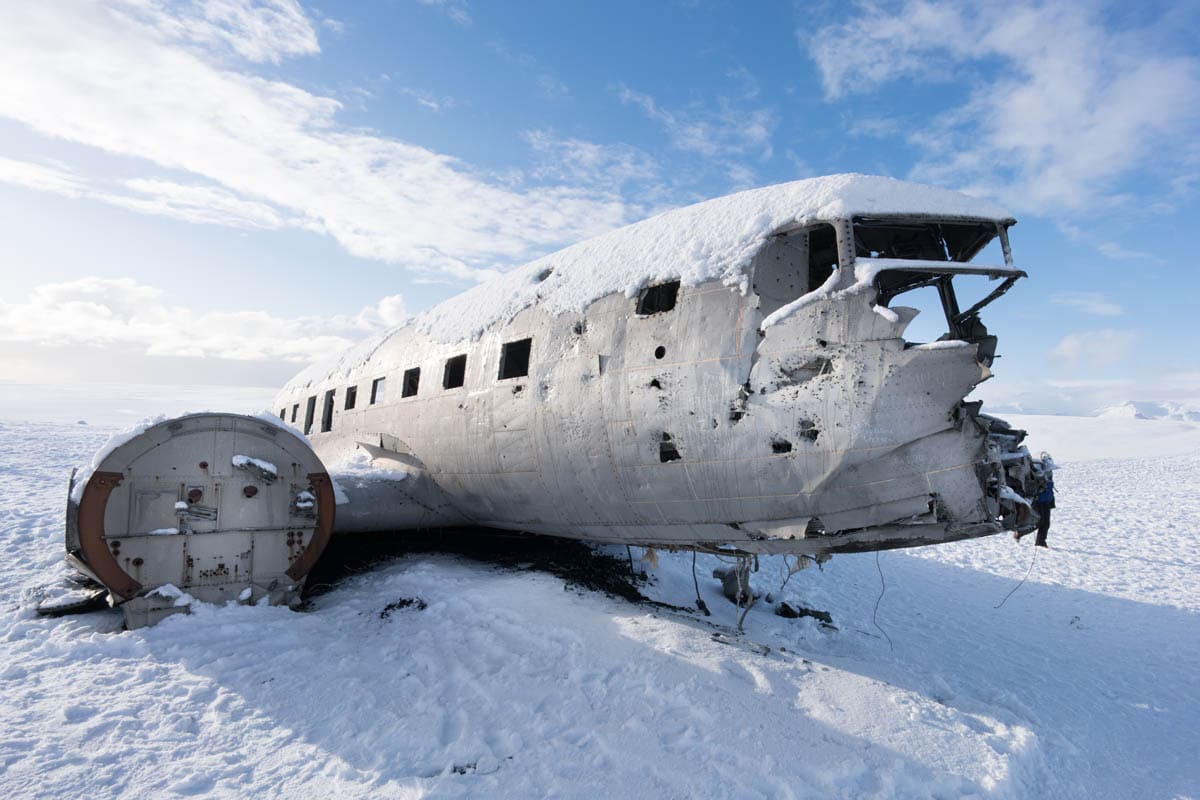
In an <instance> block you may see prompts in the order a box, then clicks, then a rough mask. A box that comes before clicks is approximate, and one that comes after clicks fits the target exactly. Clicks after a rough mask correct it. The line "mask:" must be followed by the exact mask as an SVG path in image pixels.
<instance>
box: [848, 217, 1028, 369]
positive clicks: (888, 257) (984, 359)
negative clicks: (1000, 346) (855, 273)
mask: <svg viewBox="0 0 1200 800" xmlns="http://www.w3.org/2000/svg"><path fill="white" fill-rule="evenodd" d="M853 230H854V250H855V259H856V262H857V263H858V264H860V265H864V266H868V267H870V268H873V269H875V270H876V272H875V276H874V281H873V282H874V286H875V290H876V292H877V295H876V303H877V305H880V306H883V307H885V308H890V307H892V305H893V301H895V300H896V298H898V297H901V295H903V298H902V299H901V302H900V303H898V304H897V306H900V307H905V308H915V309H916V310H917V312H918V315H917V316H920V314H919V312H921V311H930V312H933V310H934V309H940V311H941V314H940V319H941V320H942V321H944V326H942V325H941V324H939V323H936V322H934V318H935V317H936V316H938V315H935V314H932V313H931V314H928V315H924V319H922V321H921V324H919V325H918V326H916V327H914V328H913V330H912V332H911V333H909V335H908V336H906V337H905V341H906V343H907V344H908V345H909V346H912V345H916V344H922V343H923V342H922V341H921V340H922V339H924V341H925V342H928V341H932V340H937V341H964V342H968V343H971V344H975V345H977V346H978V352H979V360H980V362H981V363H983V364H984V365H988V366H990V364H991V362H992V359H993V358H994V357H995V352H996V337H994V336H991V335H989V334H988V331H987V327H986V326H984V324H983V322H982V320H981V319H980V317H979V312H980V310H981V309H982V308H983V307H984V306H986V305H988V304H989V303H991V302H992V301H994V300H996V299H997V298H998V297H1000V296H1001V295H1003V294H1004V293H1005V292H1007V291H1008V290H1009V289H1010V288H1012V285H1013V284H1014V283H1016V281H1017V280H1018V279H1019V278H1022V277H1024V276H1025V273H1024V272H1022V271H1021V270H1018V269H1015V268H1013V266H1012V259H1011V256H1010V252H1009V248H1008V238H1007V231H1006V229H1005V227H1004V225H1003V224H998V223H995V222H991V221H954V222H951V221H940V220H913V219H879V218H867V217H856V218H855V219H854V221H853ZM991 249H998V250H999V251H1000V253H999V255H1000V258H996V259H994V260H996V261H999V260H1001V259H1002V260H1003V262H1004V266H985V265H978V266H977V265H975V264H972V263H969V262H970V261H971V259H973V258H975V257H976V256H978V255H979V254H980V253H983V252H984V251H985V250H991ZM983 278H987V279H988V280H991V281H996V280H999V281H1000V284H999V285H998V286H995V287H985V288H987V289H990V291H984V292H983V293H982V294H980V293H979V287H980V285H981V284H982V279H983ZM972 291H974V292H976V294H975V295H974V296H976V297H980V299H979V300H978V301H976V302H973V303H971V304H970V305H969V306H967V307H966V308H965V309H964V308H963V306H964V305H966V304H965V303H964V302H963V301H962V299H961V296H960V293H961V294H964V295H966V296H971V295H969V294H967V293H969V292H972ZM939 329H940V330H939Z"/></svg>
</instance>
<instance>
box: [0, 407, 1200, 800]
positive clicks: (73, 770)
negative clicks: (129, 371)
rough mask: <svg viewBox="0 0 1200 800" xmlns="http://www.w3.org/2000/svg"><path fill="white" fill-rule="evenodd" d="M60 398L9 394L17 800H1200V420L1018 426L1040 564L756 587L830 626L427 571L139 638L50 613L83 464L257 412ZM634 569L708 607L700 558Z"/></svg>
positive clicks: (8, 605) (373, 572)
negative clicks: (1049, 501)
mask: <svg viewBox="0 0 1200 800" xmlns="http://www.w3.org/2000/svg"><path fill="white" fill-rule="evenodd" d="M48 394H53V390H50V389H47V388H46V387H41V388H40V389H39V388H37V387H15V386H0V546H2V547H3V552H4V554H5V558H4V559H3V560H2V561H0V620H2V621H0V796H3V797H5V798H27V797H29V798H34V797H36V798H61V797H82V796H91V797H117V796H122V797H135V796H136V797H174V796H216V797H243V796H255V797H282V796H287V797H299V798H305V797H313V798H316V797H321V798H325V797H422V796H430V797H542V796H556V797H598V796H605V797H655V798H658V797H697V796H706V797H805V798H807V797H813V798H818V797H819V798H825V797H845V798H858V797H868V798H889V797H900V798H952V797H954V798H956V797H996V798H1035V797H1036V798H1042V797H1048V798H1058V797H1062V798H1122V799H1123V798H1133V797H1138V798H1142V797H1145V798H1195V797H1200V761H1198V759H1197V758H1196V754H1197V753H1200V670H1197V664H1200V543H1198V542H1197V538H1196V533H1197V530H1198V529H1200V424H1197V423H1194V422H1190V421H1187V420H1165V419H1139V418H1135V417H1133V416H1121V415H1111V414H1110V415H1106V416H1102V417H1090V418H1082V417H1074V418H1069V417H1017V416H1007V417H1006V418H1008V419H1009V420H1010V421H1012V422H1013V423H1014V424H1016V425H1018V426H1021V427H1025V428H1027V429H1028V430H1029V431H1030V441H1029V444H1030V447H1031V448H1032V449H1034V450H1035V451H1036V450H1041V449H1045V450H1049V451H1050V452H1052V453H1053V455H1054V457H1055V459H1056V461H1057V462H1058V463H1059V465H1060V466H1061V470H1060V472H1059V473H1058V474H1057V475H1056V482H1057V485H1058V489H1059V503H1058V508H1057V509H1056V511H1055V518H1054V525H1053V528H1052V530H1051V534H1050V549H1048V550H1039V551H1036V560H1035V561H1031V560H1032V559H1034V554H1035V550H1034V548H1033V547H1032V542H1031V541H1030V540H1031V539H1032V537H1027V538H1026V539H1024V540H1023V541H1022V542H1021V543H1020V544H1017V543H1014V542H1013V541H1012V539H1011V538H1008V537H1004V536H995V537H989V538H985V539H980V540H975V541H970V542H961V543H956V544H952V545H945V546H941V547H937V548H924V549H916V550H908V551H893V552H887V553H883V554H881V555H880V556H879V557H878V559H876V557H875V556H874V555H871V554H868V555H855V556H837V557H835V558H834V559H833V560H832V561H830V562H829V563H827V564H826V565H825V566H824V568H823V569H822V570H817V569H808V570H804V571H802V572H800V573H797V574H796V575H794V576H793V577H792V578H791V579H790V581H789V582H788V583H787V585H786V587H785V588H783V589H782V591H781V590H780V588H779V587H780V583H781V582H782V578H783V564H782V561H780V560H779V559H763V560H762V561H761V563H760V570H759V571H758V572H757V573H755V575H754V576H753V584H754V587H755V589H756V591H759V592H763V593H765V592H772V593H773V595H774V596H775V598H783V599H787V600H789V601H790V602H794V603H798V604H801V605H804V606H807V607H810V608H815V609H820V610H824V611H828V612H829V613H830V614H831V615H832V617H833V622H834V625H835V626H836V628H837V630H830V629H827V628H825V627H822V626H821V625H820V624H819V623H818V622H817V621H816V620H814V619H811V618H804V619H799V620H790V619H783V618H780V617H777V616H775V615H774V614H772V613H771V611H770V608H769V607H768V606H767V605H766V603H760V604H759V605H757V606H756V607H755V608H753V609H751V611H750V613H749V614H748V616H747V618H746V634H745V636H744V637H742V638H740V639H738V638H734V639H732V643H725V642H719V641H714V639H713V634H714V633H715V632H722V631H724V632H728V631H731V630H732V627H733V624H734V622H735V610H734V608H733V607H732V606H731V605H730V604H729V603H728V602H727V601H725V600H724V599H723V598H722V597H721V596H720V593H719V584H718V582H717V581H715V580H714V579H712V578H711V572H712V569H713V567H714V566H716V565H717V562H716V561H715V560H714V559H712V558H709V557H704V556H702V557H700V559H699V571H698V573H699V580H700V588H701V592H702V593H703V597H704V600H705V601H706V603H707V605H708V607H709V608H710V609H711V610H712V611H713V615H712V616H711V617H703V616H701V615H698V614H694V613H691V614H690V613H686V612H680V611H670V610H666V609H663V608H659V607H655V606H650V605H646V604H634V603H630V602H628V601H626V600H622V599H619V598H613V597H608V596H606V595H604V594H603V593H600V592H596V591H591V590H587V589H581V588H579V587H577V586H572V585H569V584H566V583H564V581H563V579H561V578H559V577H556V576H554V575H553V574H550V573H547V572H542V571H537V570H530V569H521V568H503V567H500V566H498V565H496V564H495V563H487V562H481V561H476V560H471V559H468V558H465V557H462V556H456V555H452V554H449V553H420V554H410V555H407V556H404V557H401V558H395V559H393V560H391V561H388V562H386V563H383V564H380V565H378V566H377V567H375V568H373V569H370V570H367V571H364V572H361V573H359V574H355V575H353V576H351V577H349V578H346V579H343V580H341V581H340V582H338V583H337V584H336V585H335V586H334V587H333V588H332V590H330V591H328V592H326V593H324V594H320V595H319V596H317V597H315V598H314V599H313V602H312V603H311V606H310V608H309V609H308V610H306V611H303V612H292V611H288V610H286V609H282V608H258V607H244V606H236V607H235V606H231V607H225V608H215V607H199V608H197V610H196V611H195V613H193V614H191V615H189V616H178V617H173V618H170V619H168V620H167V621H166V622H164V623H162V624H160V625H158V626H156V627H153V628H147V629H142V630H138V631H133V632H122V631H121V630H120V617H119V615H118V614H116V613H115V612H94V613H91V614H85V615H81V616H76V617H67V618H62V619H44V618H39V617H37V616H36V615H35V613H34V610H33V607H34V604H35V602H36V598H37V590H38V587H40V586H43V585H45V584H47V583H50V582H52V581H54V580H55V579H56V578H57V577H58V576H59V575H60V574H61V572H62V564H61V548H62V544H61V535H62V521H61V516H62V511H63V506H64V502H65V491H66V482H67V476H68V475H69V473H70V470H71V468H72V467H73V466H75V465H77V464H80V463H84V462H86V461H87V460H88V459H89V458H90V456H91V454H92V451H93V450H94V449H95V448H97V447H99V446H100V445H101V444H102V443H103V442H104V440H105V439H106V438H107V437H108V435H109V434H110V433H111V432H113V430H115V429H116V428H117V427H120V426H122V425H124V424H128V423H129V422H131V421H133V419H132V418H131V417H136V416H142V415H145V414H148V413H152V412H167V413H180V412H182V411H185V410H199V409H201V408H211V407H222V406H223V407H225V408H228V409H229V410H251V409H252V406H251V405H248V404H252V403H256V402H257V403H258V405H262V404H263V403H265V401H266V399H267V398H268V397H269V395H266V396H264V397H263V398H262V401H261V402H259V401H258V397H257V395H255V394H254V393H253V392H252V391H251V392H245V393H241V394H239V393H237V392H234V393H231V394H225V395H223V394H221V393H220V392H215V391H213V390H203V389H199V388H197V389H195V390H187V391H185V392H182V393H181V394H178V395H176V396H173V397H168V396H166V395H165V394H164V393H163V392H162V391H152V390H145V391H143V392H140V394H139V393H135V394H137V396H133V397H131V396H130V395H129V394H125V395H124V396H121V393H120V392H117V391H114V392H113V393H111V396H108V395H105V396H102V397H99V398H97V397H96V396H92V397H90V398H84V397H83V394H82V391H81V393H80V394H79V396H78V397H73V398H69V402H67V401H64V402H63V403H61V404H58V405H56V404H55V403H50V402H46V397H47V395H48ZM101 394H103V393H101ZM85 401H86V402H85ZM69 403H75V405H73V406H72V405H69ZM81 408H85V409H87V411H81V410H80V409H81ZM1001 416H1005V415H1001ZM80 419H82V420H86V421H87V422H88V423H89V424H86V425H81V424H78V422H77V420H80ZM619 555H621V556H622V557H623V556H624V550H623V549H622V550H621V551H620V552H619ZM641 555H643V554H642V553H641V552H639V551H635V557H637V556H641ZM1031 563H1032V570H1031V571H1030V574H1029V578H1028V580H1027V581H1026V582H1025V583H1024V584H1023V585H1021V586H1020V588H1018V589H1017V590H1016V591H1015V592H1012V590H1013V589H1014V587H1016V586H1017V584H1018V582H1019V581H1020V580H1021V578H1022V577H1023V576H1024V575H1025V574H1026V572H1027V571H1029V570H1030V566H1031ZM639 568H640V569H645V570H646V571H647V572H648V573H649V575H650V581H649V582H648V583H647V584H644V585H642V586H640V587H639V588H640V590H641V591H642V592H643V593H644V594H646V595H648V596H650V597H652V598H654V599H657V600H660V601H663V602H666V603H670V604H673V605H677V606H687V607H690V606H692V605H694V602H695V601H694V594H693V590H692V570H691V557H690V555H685V554H670V553H665V552H660V553H658V554H657V564H654V563H652V560H646V561H642V562H640V563H639ZM881 576H882V579H883V581H885V582H886V591H884V592H883V594H882V598H881V599H880V592H881ZM1010 592H1012V594H1011V596H1009V593H1010ZM1006 597H1007V600H1006V599H1005V598H1006ZM405 598H413V599H415V598H419V600H420V601H421V602H420V603H416V602H414V603H412V604H409V605H404V603H403V599H405ZM877 600H878V612H877V614H876V613H874V612H875V608H876V603H877ZM1002 601H1004V602H1003V603H1002ZM422 605H423V606H424V607H423V608H422V607H421V606H422ZM389 606H392V608H391V609H390V610H389ZM996 606H1000V607H999V608H997V607H996ZM873 616H874V621H873ZM875 622H877V623H878V627H877V626H876V624H875ZM756 645H765V646H766V648H769V652H767V653H766V654H763V652H761V651H762V649H764V648H760V647H757V646H756Z"/></svg>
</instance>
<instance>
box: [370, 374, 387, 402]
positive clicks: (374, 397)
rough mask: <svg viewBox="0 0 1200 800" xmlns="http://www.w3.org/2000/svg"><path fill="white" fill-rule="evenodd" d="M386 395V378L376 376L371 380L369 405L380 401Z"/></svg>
mask: <svg viewBox="0 0 1200 800" xmlns="http://www.w3.org/2000/svg"><path fill="white" fill-rule="evenodd" d="M386 395H387V378H376V379H375V380H373V381H371V405H375V404H376V403H382V402H383V398H384V397H385V396H386Z"/></svg>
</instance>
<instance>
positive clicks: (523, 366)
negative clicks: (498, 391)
mask: <svg viewBox="0 0 1200 800" xmlns="http://www.w3.org/2000/svg"><path fill="white" fill-rule="evenodd" d="M532 348H533V339H520V340H518V341H515V342H508V343H507V344H505V345H504V346H503V347H502V348H500V380H505V379H506V378H523V377H525V376H526V375H528V374H529V352H530V350H532Z"/></svg>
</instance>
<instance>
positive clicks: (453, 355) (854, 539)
mask: <svg viewBox="0 0 1200 800" xmlns="http://www.w3.org/2000/svg"><path fill="white" fill-rule="evenodd" d="M1014 222H1015V221H1014V219H1013V218H1012V217H1011V216H1010V215H1009V214H1008V213H1007V212H1006V211H1004V210H1003V209H1000V208H997V207H996V206H994V205H992V204H991V203H988V202H985V201H982V200H979V199H976V198H971V197H968V196H965V195H962V194H959V193H956V192H952V191H948V190H943V189H937V188H933V187H928V186H921V185H918V184H912V183H907V182H902V181H896V180H892V179H888V178H879V177H869V176H862V175H835V176H830V177H824V178H814V179H810V180H803V181H797V182H794V183H788V184H782V185H779V186H772V187H767V188H763V189H756V190H750V191H746V192H741V193H739V194H735V195H731V196H729V197H724V198H719V199H716V200H710V201H708V202H704V203H700V204H697V205H694V206H689V207H686V208H681V209H677V210H673V211H669V212H666V213H663V214H660V215H658V216H656V217H653V218H651V219H648V220H645V221H643V222H640V223H637V224H634V225H631V226H629V227H627V228H623V229H620V230H616V231H613V232H610V233H607V234H603V235H601V236H598V237H596V238H593V239H591V240H588V241H586V242H583V243H581V244H578V245H574V246H572V247H568V248H567V249H565V250H562V251H560V252H558V253H554V254H552V255H549V256H546V257H544V258H541V259H539V260H537V261H534V262H532V263H530V264H527V265H525V266H524V267H520V268H518V269H515V270H513V271H511V272H509V273H506V274H504V275H502V276H501V277H499V278H497V279H494V280H492V281H490V282H488V283H485V284H481V285H479V286H477V287H475V288H473V289H471V290H470V291H468V292H465V293H464V294H462V295H459V296H457V297H454V298H452V299H450V300H448V301H446V302H444V303H442V304H440V305H439V306H437V307H435V308H433V309H431V310H429V311H427V312H425V313H424V314H421V315H420V316H418V317H416V318H415V319H413V320H412V321H411V322H409V323H408V324H406V325H403V326H401V327H399V328H396V329H394V330H392V331H389V332H387V333H386V334H384V335H381V336H378V337H376V338H374V339H372V340H370V341H367V342H364V343H361V344H359V345H357V346H355V347H353V348H351V349H350V350H348V351H347V352H345V353H343V354H341V355H340V356H338V357H336V358H334V359H331V360H329V361H327V362H323V363H319V364H315V365H313V366H311V367H308V368H307V369H305V370H304V371H302V372H301V373H300V374H299V375H297V376H296V377H295V378H294V379H293V380H292V381H290V382H289V383H288V384H287V385H286V386H285V387H284V388H283V389H282V390H281V392H280V393H279V395H278V397H277V398H276V401H275V404H274V407H273V414H274V417H273V418H272V419H267V418H253V417H243V416H238V415H231V414H204V415H191V416H185V417H180V418H177V419H174V420H166V421H163V422H160V423H158V424H156V425H153V426H151V427H149V428H148V429H146V430H144V431H143V432H141V433H138V434H135V435H130V436H129V437H128V438H127V440H126V441H122V442H118V443H116V444H115V445H114V446H110V447H108V448H106V450H104V451H102V452H101V453H99V454H97V457H96V459H95V460H94V462H93V465H92V467H91V469H90V470H85V471H84V472H82V473H80V474H79V475H78V476H76V478H75V479H74V481H73V486H72V493H71V502H70V504H69V507H68V517H67V549H68V557H69V559H70V560H71V562H72V563H73V564H74V565H75V566H76V567H78V568H79V569H81V570H84V571H85V572H86V573H87V574H88V575H89V576H91V577H92V578H94V579H95V580H96V581H98V582H99V583H100V584H102V586H103V587H104V589H105V591H107V593H108V594H109V596H110V599H111V602H112V603H114V604H123V605H124V606H125V607H126V611H127V620H132V621H133V622H139V621H140V622H145V621H152V620H153V619H155V618H157V616H159V615H161V614H163V613H168V612H169V611H170V610H171V609H172V608H173V606H174V604H175V603H178V602H179V599H178V598H179V595H180V594H181V593H186V594H187V595H190V596H192V597H195V598H197V599H200V600H211V601H224V600H233V599H239V600H241V601H243V602H257V601H260V600H262V599H263V598H266V602H271V603H294V602H296V601H297V599H298V597H299V593H300V590H301V588H302V586H303V581H304V577H305V574H306V573H307V571H308V570H309V569H310V568H311V567H312V565H313V564H314V563H315V562H316V560H317V558H318V557H319V556H320V552H321V550H322V548H323V547H324V545H325V543H326V542H327V541H328V538H329V536H330V535H331V534H332V533H335V532H337V533H346V534H352V533H354V532H361V531H396V532H397V534H396V535H398V536H399V535H403V531H404V530H409V529H424V528H436V527H453V526H468V525H470V526H486V527H493V528H500V529H508V530H519V531H528V532H535V533H541V534H547V535H552V536H560V537H569V538H574V539H583V540H588V541H592V542H600V543H618V544H628V545H638V546H643V547H669V548H680V549H692V550H698V551H702V552H720V553H731V554H735V555H750V554H794V555H803V556H811V557H817V556H821V557H823V556H826V555H828V554H832V553H849V552H863V551H871V550H880V549H887V548H897V547H913V546H920V545H930V544H938V543H942V542H950V541H955V540H959V539H965V538H970V537H978V536H986V535H989V534H994V533H998V532H1000V531H1010V530H1021V531H1026V530H1030V529H1032V528H1033V527H1035V525H1036V515H1035V514H1034V513H1033V511H1032V510H1031V508H1030V499H1031V498H1032V497H1034V496H1035V495H1036V494H1037V493H1038V491H1040V489H1041V487H1042V485H1043V481H1044V477H1043V468H1042V467H1043V465H1042V463H1041V461H1040V460H1038V459H1035V458H1033V457H1031V456H1030V453H1029V452H1028V450H1027V449H1026V448H1025V447H1024V446H1023V444H1022V441H1023V439H1024V436H1025V434H1024V432H1023V431H1019V430H1014V429H1013V428H1011V427H1010V426H1009V425H1007V424H1006V423H1004V422H1003V421H1001V420H999V419H996V418H994V417H991V416H988V415H986V414H983V413H981V404H980V403H979V402H966V401H965V400H964V398H965V397H966V396H967V395H968V394H969V393H970V392H971V390H972V389H973V388H974V387H975V386H977V385H978V384H979V383H981V382H982V381H984V380H987V379H988V377H990V375H991V366H992V363H993V359H994V358H995V356H996V348H997V340H996V337H995V336H994V335H992V334H991V333H989V331H988V328H987V327H985V325H984V323H983V321H982V319H981V312H982V311H983V310H984V309H985V308H986V307H988V306H989V305H990V304H991V303H993V302H994V301H996V300H998V299H999V298H1000V297H1001V296H1002V295H1004V294H1005V292H1007V291H1008V290H1009V289H1010V288H1011V287H1012V286H1013V285H1014V283H1016V282H1017V281H1018V280H1019V279H1021V278H1023V277H1025V276H1026V273H1025V272H1023V271H1022V270H1020V269H1018V268H1017V267H1015V266H1014V264H1013V259H1012V254H1011V249H1010V246H1009V238H1008V230H1009V228H1010V227H1011V226H1012V225H1013V224H1014ZM984 253H990V254H992V255H993V258H992V259H991V260H990V262H989V263H981V262H980V260H979V257H980V255H981V254H984ZM918 295H919V296H921V297H923V298H924V300H923V302H924V303H925V308H924V309H923V311H919V310H918V307H917V305H912V304H908V302H907V301H908V299H909V298H913V297H917V296H918ZM968 297H970V298H972V299H967V298H968ZM921 313H923V314H924V315H925V316H926V317H927V318H928V317H935V318H936V322H937V327H936V333H935V334H931V335H929V336H928V337H924V338H926V340H925V341H917V340H915V339H910V338H908V336H907V335H906V333H907V331H908V330H909V328H910V325H911V324H912V323H913V322H914V320H915V319H916V318H917V317H918V314H921ZM167 585H170V587H174V588H168V590H166V591H164V590H163V587H164V586H167ZM131 624H132V623H131Z"/></svg>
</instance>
